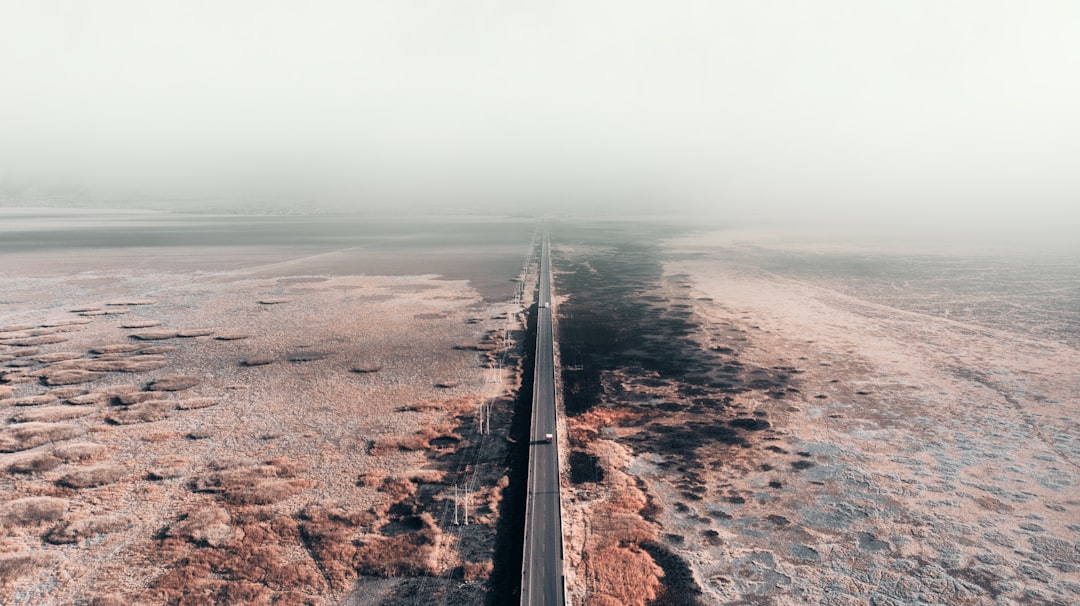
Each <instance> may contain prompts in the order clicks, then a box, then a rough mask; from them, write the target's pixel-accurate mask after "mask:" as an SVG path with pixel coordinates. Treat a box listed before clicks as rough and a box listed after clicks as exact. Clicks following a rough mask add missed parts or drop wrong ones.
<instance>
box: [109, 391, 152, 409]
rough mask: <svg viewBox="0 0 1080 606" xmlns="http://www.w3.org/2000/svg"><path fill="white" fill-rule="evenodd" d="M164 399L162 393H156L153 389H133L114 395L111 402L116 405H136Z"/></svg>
mask: <svg viewBox="0 0 1080 606" xmlns="http://www.w3.org/2000/svg"><path fill="white" fill-rule="evenodd" d="M162 399H164V398H163V397H162V394H160V393H154V392H152V391H131V392H128V393H122V394H117V395H115V396H113V397H112V400H111V402H110V403H111V404H113V405H115V406H134V405H135V404H142V403H144V402H152V401H154V400H162Z"/></svg>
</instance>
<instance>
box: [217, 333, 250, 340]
mask: <svg viewBox="0 0 1080 606" xmlns="http://www.w3.org/2000/svg"><path fill="white" fill-rule="evenodd" d="M214 338H215V339H217V340H218V341H241V340H243V339H250V338H251V335H250V334H248V333H246V332H225V333H221V334H219V335H218V336H216V337H214Z"/></svg>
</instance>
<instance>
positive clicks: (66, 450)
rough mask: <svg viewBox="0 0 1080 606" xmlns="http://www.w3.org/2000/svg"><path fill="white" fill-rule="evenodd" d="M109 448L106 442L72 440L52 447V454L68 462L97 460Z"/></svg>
mask: <svg viewBox="0 0 1080 606" xmlns="http://www.w3.org/2000/svg"><path fill="white" fill-rule="evenodd" d="M107 450H108V449H107V448H106V447H105V445H104V444H98V443H96V442H72V443H70V444H59V445H57V446H56V447H54V448H53V449H52V454H53V455H55V456H57V457H59V458H61V459H63V460H64V461H67V462H72V461H75V462H80V463H84V462H87V461H95V460H97V459H98V458H100V457H101V455H103V454H105V452H106V451H107Z"/></svg>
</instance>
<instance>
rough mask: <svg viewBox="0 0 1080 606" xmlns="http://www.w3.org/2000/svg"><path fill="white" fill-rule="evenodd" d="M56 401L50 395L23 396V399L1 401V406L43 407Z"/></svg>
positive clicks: (54, 397)
mask: <svg viewBox="0 0 1080 606" xmlns="http://www.w3.org/2000/svg"><path fill="white" fill-rule="evenodd" d="M56 400H57V398H56V396H54V395H50V394H41V395H38V396H22V397H21V398H7V399H6V400H0V406H41V405H42V404H52V403H53V402H55V401H56Z"/></svg>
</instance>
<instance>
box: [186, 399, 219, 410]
mask: <svg viewBox="0 0 1080 606" xmlns="http://www.w3.org/2000/svg"><path fill="white" fill-rule="evenodd" d="M217 404H218V400H217V398H187V399H186V400H180V401H178V402H177V403H176V408H177V409H178V410H198V409H200V408H209V407H211V406H217Z"/></svg>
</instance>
